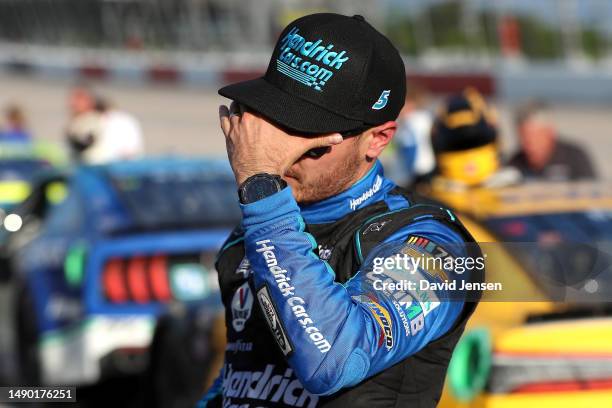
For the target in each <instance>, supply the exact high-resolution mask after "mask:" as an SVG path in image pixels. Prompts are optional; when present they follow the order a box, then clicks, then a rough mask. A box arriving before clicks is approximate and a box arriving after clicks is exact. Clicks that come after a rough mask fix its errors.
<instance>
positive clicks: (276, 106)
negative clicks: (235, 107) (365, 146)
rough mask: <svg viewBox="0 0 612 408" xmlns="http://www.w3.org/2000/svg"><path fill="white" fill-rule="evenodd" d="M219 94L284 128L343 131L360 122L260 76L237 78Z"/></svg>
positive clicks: (327, 131)
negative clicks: (315, 103) (309, 100)
mask: <svg viewBox="0 0 612 408" xmlns="http://www.w3.org/2000/svg"><path fill="white" fill-rule="evenodd" d="M219 94H220V95H222V96H225V97H226V98H229V99H232V100H234V101H236V102H239V103H241V104H243V105H245V106H247V107H248V108H250V109H252V110H254V111H255V112H258V113H260V114H262V115H263V116H265V117H266V118H268V119H270V120H271V121H273V122H275V123H277V124H279V125H281V126H283V127H286V128H288V129H291V130H294V131H297V132H303V133H312V134H324V133H334V132H345V131H348V130H353V129H357V128H359V127H361V126H363V125H364V123H363V122H362V121H360V120H355V119H349V118H346V117H344V116H341V115H338V114H336V113H333V112H330V111H329V110H327V109H324V108H321V107H320V106H317V105H314V104H312V103H310V102H308V101H305V100H303V99H300V98H298V97H297V96H295V95H291V94H289V93H287V92H285V91H283V90H281V89H280V88H277V87H276V86H274V85H272V84H271V83H269V82H268V81H266V80H265V79H264V78H257V79H253V80H250V81H244V82H238V83H235V84H232V85H228V86H225V87H223V88H221V89H219Z"/></svg>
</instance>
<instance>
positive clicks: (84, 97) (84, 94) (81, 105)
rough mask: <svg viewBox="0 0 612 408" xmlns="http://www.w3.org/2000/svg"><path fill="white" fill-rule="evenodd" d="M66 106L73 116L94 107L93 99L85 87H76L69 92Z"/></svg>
mask: <svg viewBox="0 0 612 408" xmlns="http://www.w3.org/2000/svg"><path fill="white" fill-rule="evenodd" d="M68 106H69V108H70V112H71V114H72V115H73V116H76V115H80V114H82V113H85V112H89V111H91V110H92V109H93V108H94V99H93V97H92V95H91V94H90V93H89V91H87V90H86V89H81V88H77V89H74V90H73V91H72V92H71V93H70V97H69V100H68Z"/></svg>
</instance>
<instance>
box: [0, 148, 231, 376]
mask: <svg viewBox="0 0 612 408" xmlns="http://www.w3.org/2000/svg"><path fill="white" fill-rule="evenodd" d="M62 184H63V186H64V189H65V192H64V193H65V197H64V198H63V200H61V202H59V203H56V201H57V193H56V194H50V191H49V190H53V188H55V190H57V186H58V185H62ZM54 195H55V196H56V199H55V200H53V199H51V200H50V199H49V198H50V197H53V196H54ZM13 212H14V213H13V214H10V215H8V217H12V218H11V223H10V228H11V230H13V231H14V232H11V233H10V235H9V238H8V239H7V244H6V248H10V249H9V250H8V251H9V252H10V254H11V255H10V260H11V262H10V265H11V269H12V276H13V278H12V281H11V282H12V283H11V285H10V287H11V291H12V292H13V294H14V295H15V296H14V299H15V303H14V308H13V311H14V312H15V313H14V317H13V318H11V316H9V317H7V318H5V319H4V320H11V321H13V322H14V325H13V331H14V333H15V334H16V341H15V342H14V344H16V345H17V347H16V350H14V353H13V355H14V356H16V358H15V359H14V360H16V361H14V363H13V365H14V366H17V367H18V368H19V369H18V370H17V372H18V373H19V374H20V375H19V377H18V378H17V379H14V380H15V381H19V382H20V383H22V384H26V383H29V384H42V385H53V384H70V385H87V384H94V383H97V382H98V381H100V380H101V379H105V378H109V377H112V376H116V375H117V374H126V373H127V374H130V373H138V372H139V371H142V370H145V369H146V361H147V351H148V348H149V347H150V345H151V341H152V337H153V334H154V331H155V328H156V324H157V321H158V318H159V317H160V316H163V315H164V314H166V313H167V312H168V310H169V309H171V308H173V307H174V306H176V305H179V306H180V307H182V308H187V309H194V310H196V309H197V310H202V309H208V310H213V311H215V312H216V313H218V312H219V310H220V309H219V308H220V306H221V304H220V301H219V295H218V283H217V275H216V273H215V272H214V260H215V258H214V257H215V254H216V251H217V249H218V248H219V247H220V245H221V244H222V243H223V240H224V239H225V238H226V237H227V236H228V234H229V231H230V228H231V227H233V226H234V225H236V224H237V223H239V220H240V211H239V208H238V204H237V199H236V187H235V181H234V177H233V175H232V173H231V170H230V169H229V166H228V165H227V164H224V163H222V162H219V161H205V160H191V159H189V160H187V159H163V160H162V159H155V160H154V159H150V160H143V161H135V162H124V163H115V164H109V165H104V166H89V167H88V166H84V167H79V168H77V169H75V170H74V171H73V172H72V174H69V175H67V174H61V173H55V174H53V175H50V176H49V177H48V178H47V179H45V180H44V181H42V182H40V183H39V184H37V185H36V186H35V187H34V188H33V191H32V194H31V195H30V196H29V197H28V198H27V199H26V200H25V201H24V202H23V203H22V204H20V205H19V206H18V207H17V208H16V209H14V211H13ZM5 233H6V231H5ZM6 248H5V250H6ZM2 320H3V319H0V324H1V322H2ZM7 365H9V366H10V364H5V366H7Z"/></svg>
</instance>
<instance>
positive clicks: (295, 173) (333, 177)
mask: <svg viewBox="0 0 612 408" xmlns="http://www.w3.org/2000/svg"><path fill="white" fill-rule="evenodd" d="M360 142H362V140H361V136H354V137H350V138H346V139H344V141H343V142H342V143H340V144H339V145H336V146H332V147H330V148H329V151H328V152H327V153H325V154H324V155H323V156H321V157H318V158H312V157H309V156H308V155H304V156H302V157H301V158H300V159H299V160H298V161H297V162H295V163H294V164H293V166H291V167H290V168H289V170H287V172H286V173H285V174H284V176H283V178H284V179H285V180H286V181H287V184H289V185H290V186H291V189H292V190H293V195H294V197H295V200H296V201H297V202H298V203H302V204H307V203H312V202H316V201H321V200H323V199H325V198H328V197H331V196H333V195H336V194H338V193H340V192H342V191H344V190H346V189H347V188H348V187H349V186H350V185H351V184H352V183H353V182H355V178H356V175H360V174H361V170H362V168H364V166H367V160H366V155H365V153H363V152H362V150H363V146H362V143H360Z"/></svg>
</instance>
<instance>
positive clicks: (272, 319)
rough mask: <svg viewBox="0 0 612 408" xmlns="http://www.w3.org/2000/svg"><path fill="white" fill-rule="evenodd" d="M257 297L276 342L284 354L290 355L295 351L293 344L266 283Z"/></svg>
mask: <svg viewBox="0 0 612 408" xmlns="http://www.w3.org/2000/svg"><path fill="white" fill-rule="evenodd" d="M257 299H258V300H259V305H260V306H261V310H262V311H263V314H264V316H265V317H266V321H267V322H268V326H269V327H270V330H272V335H273V336H274V338H275V339H276V342H277V343H278V346H279V347H280V349H281V351H282V352H283V354H284V355H285V356H288V355H289V354H291V352H292V351H293V347H292V346H291V342H290V341H289V338H288V337H287V333H286V332H285V328H284V327H283V324H282V323H281V321H280V319H279V317H278V311H277V310H276V307H275V306H274V303H272V297H271V296H270V292H269V291H268V287H267V286H265V285H264V286H262V287H261V288H260V289H259V290H258V291H257Z"/></svg>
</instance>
